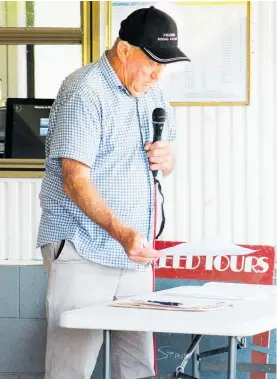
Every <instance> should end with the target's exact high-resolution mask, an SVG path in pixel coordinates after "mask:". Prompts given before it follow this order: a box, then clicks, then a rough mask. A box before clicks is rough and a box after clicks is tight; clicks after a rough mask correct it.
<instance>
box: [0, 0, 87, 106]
mask: <svg viewBox="0 0 277 379" xmlns="http://www.w3.org/2000/svg"><path fill="white" fill-rule="evenodd" d="M92 8H93V4H92V2H87V1H82V2H79V1H2V2H0V57H1V59H0V82H2V97H3V98H4V99H5V98H7V97H37V98H39V97H41V98H53V97H55V96H56V94H57V91H58V89H59V87H60V85H61V83H62V81H63V79H64V78H65V77H66V76H67V75H68V74H69V73H71V72H73V71H74V70H76V69H77V68H79V67H81V66H82V64H87V63H89V62H90V61H91V60H92V56H91V50H92V49H91V25H90V24H91V19H92V17H91V13H90V12H91V11H92ZM0 96H1V95H0ZM0 100H1V99H0Z"/></svg>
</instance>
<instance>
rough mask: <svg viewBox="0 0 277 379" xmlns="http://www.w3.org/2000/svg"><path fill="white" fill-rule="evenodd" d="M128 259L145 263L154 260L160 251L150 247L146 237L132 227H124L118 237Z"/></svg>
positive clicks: (158, 256) (157, 257)
mask: <svg viewBox="0 0 277 379" xmlns="http://www.w3.org/2000/svg"><path fill="white" fill-rule="evenodd" d="M120 244H121V245H122V246H123V248H124V250H125V252H126V254H127V255H128V257H129V259H130V260H131V261H133V262H135V263H140V264H147V263H150V262H152V261H156V260H157V259H159V258H160V256H161V255H162V253H161V252H160V251H158V250H155V249H153V248H152V246H151V244H150V243H149V242H148V241H147V240H146V238H145V237H144V236H143V235H142V234H140V233H138V232H137V231H135V230H134V229H131V228H128V229H125V230H124V232H123V233H122V235H121V238H120Z"/></svg>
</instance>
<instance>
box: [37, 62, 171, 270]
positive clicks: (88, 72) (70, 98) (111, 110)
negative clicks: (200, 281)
mask: <svg viewBox="0 0 277 379" xmlns="http://www.w3.org/2000/svg"><path fill="white" fill-rule="evenodd" d="M156 107H162V108H164V109H165V110H166V112H167V115H168V118H167V119H168V120H170V111H169V106H168V104H167V102H166V101H165V99H164V97H163V93H162V91H161V90H160V89H159V87H158V86H154V87H152V88H151V89H150V90H148V92H147V93H145V94H144V95H143V96H141V97H139V98H135V97H133V96H131V95H130V94H129V92H128V91H127V90H126V89H125V88H124V86H123V85H122V83H121V82H120V80H119V78H118V76H117V75H116V74H115V72H114V70H113V69H112V67H111V65H110V64H109V61H108V60H107V58H106V55H105V54H103V56H102V57H101V59H100V60H99V61H97V62H95V63H93V64H90V65H88V66H85V67H82V68H80V69H79V70H77V71H75V72H74V73H73V74H71V75H69V76H68V77H67V78H66V79H65V81H64V82H63V84H62V86H61V88H60V90H59V93H58V95H57V98H56V100H55V102H54V104H53V106H52V109H51V113H50V120H49V130H48V135H47V138H46V163H45V176H44V178H43V181H42V188H41V192H40V202H41V208H42V215H41V220H40V226H39V233H38V241H37V247H41V246H43V245H45V244H47V243H50V242H53V241H59V240H62V239H66V240H70V241H71V242H73V244H74V245H75V248H76V250H77V251H78V253H79V254H80V255H81V256H83V257H84V258H86V259H89V260H91V261H93V262H96V263H99V264H102V265H107V266H110V267H117V268H122V269H135V270H141V271H143V270H144V269H145V266H144V265H140V264H136V263H134V262H132V261H131V260H129V258H128V256H127V255H126V253H125V252H124V250H123V248H122V246H121V245H120V244H119V243H118V242H117V241H115V240H114V239H113V238H111V236H110V235H109V234H108V233H107V232H106V231H104V230H103V229H101V228H100V227H99V226H98V225H97V224H95V223H94V222H93V221H92V220H91V219H89V218H88V217H87V216H86V215H85V214H84V213H83V212H82V211H81V210H80V208H78V206H77V205H76V204H75V203H74V202H72V201H71V200H70V199H69V197H68V196H67V195H66V194H65V192H64V191H63V185H62V171H61V158H63V157H65V158H71V159H74V160H76V161H79V162H82V163H84V164H85V165H87V166H89V167H90V178H91V181H92V182H93V184H94V185H95V186H96V187H97V189H98V191H99V192H100V194H101V196H102V198H103V199H104V200H105V201H106V203H107V204H108V205H109V206H110V208H111V209H112V210H113V212H114V213H115V214H116V215H117V216H118V217H119V218H120V219H121V220H122V221H123V222H124V223H125V224H127V225H129V226H130V227H132V228H134V229H136V230H137V231H138V232H140V233H142V234H143V235H145V236H146V238H147V239H148V240H149V241H153V232H154V230H153V225H154V182H153V176H152V173H151V171H150V170H149V161H148V158H147V156H146V152H145V150H144V144H145V142H147V141H152V140H153V130H152V129H153V128H152V121H151V120H152V112H153V110H154V108H156ZM174 138H175V129H174V127H173V125H172V124H171V122H170V121H168V122H167V123H166V125H165V127H164V132H163V139H167V140H170V141H171V140H173V139H174Z"/></svg>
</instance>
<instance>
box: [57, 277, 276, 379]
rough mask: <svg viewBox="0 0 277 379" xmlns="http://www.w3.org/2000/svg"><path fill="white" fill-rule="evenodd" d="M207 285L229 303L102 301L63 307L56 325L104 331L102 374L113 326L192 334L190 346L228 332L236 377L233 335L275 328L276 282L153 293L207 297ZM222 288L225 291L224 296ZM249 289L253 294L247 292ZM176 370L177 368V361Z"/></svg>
mask: <svg viewBox="0 0 277 379" xmlns="http://www.w3.org/2000/svg"><path fill="white" fill-rule="evenodd" d="M192 288H193V289H192ZM196 288H197V290H196ZM208 288H209V289H210V291H212V292H213V293H214V294H215V296H217V297H218V298H219V297H220V299H222V300H224V299H231V298H232V300H231V302H232V304H233V306H232V307H228V308H224V309H220V310H216V311H209V312H186V311H165V310H153V309H151V310H149V309H134V308H119V307H112V306H111V305H110V303H109V304H107V303H105V304H99V305H95V306H91V307H86V308H81V309H76V310H72V311H67V312H64V313H63V314H62V315H61V318H60V326H61V327H64V328H73V329H97V330H103V331H104V342H105V374H104V378H105V379H110V378H111V370H110V343H111V331H113V330H121V331H146V332H156V333H183V334H192V335H194V336H195V337H196V340H195V346H196V345H197V342H199V340H200V337H201V336H203V335H210V336H226V337H228V375H227V378H228V379H235V378H236V352H237V337H240V336H253V335H256V334H260V333H263V332H266V331H270V330H272V329H276V328H277V297H276V296H275V295H274V294H275V291H276V287H275V286H255V285H245V284H242V285H240V284H231V283H226V284H225V283H208V284H207V285H204V286H202V287H199V286H197V287H196V286H195V287H177V288H172V289H170V290H165V291H158V292H156V293H155V294H157V297H158V296H159V294H161V293H165V292H167V293H170V292H171V293H172V292H173V293H176V291H179V292H180V291H182V289H183V291H185V292H186V293H188V292H190V293H191V295H190V296H192V298H193V297H194V296H195V298H196V299H198V300H199V293H203V297H204V296H205V297H206V298H209V296H208V293H209V292H208V291H207V289H208ZM196 291H197V292H198V295H196V293H195V292H196ZM199 291H200V292H199ZM244 292H245V294H246V296H245V298H244V297H243V293H244ZM194 293H195V295H193V294H194ZM223 293H226V296H225V297H224V296H223ZM253 293H255V294H256V298H254V297H253ZM250 294H251V296H252V297H249V295H250ZM197 339H198V341H197ZM195 346H194V347H195ZM192 354H193V349H191V351H190V352H189V354H187V355H186V357H185V359H188V358H190V357H191V356H192ZM178 369H179V373H181V372H182V365H181V367H179V368H178ZM178 369H177V371H176V372H178ZM176 377H178V376H176Z"/></svg>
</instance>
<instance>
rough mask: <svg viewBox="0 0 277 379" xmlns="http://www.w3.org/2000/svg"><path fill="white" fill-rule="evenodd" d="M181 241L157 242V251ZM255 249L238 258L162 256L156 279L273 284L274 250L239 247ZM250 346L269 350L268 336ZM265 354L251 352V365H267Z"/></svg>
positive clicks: (261, 378)
mask: <svg viewBox="0 0 277 379" xmlns="http://www.w3.org/2000/svg"><path fill="white" fill-rule="evenodd" d="M180 243H182V242H172V241H170V242H169V241H156V242H155V248H156V249H157V250H161V249H165V248H168V247H172V246H175V245H178V244H180ZM240 246H243V247H247V248H249V249H253V250H255V252H254V253H252V254H247V255H240V256H230V255H225V256H207V257H202V256H201V257H199V256H193V257H192V256H191V257H185V256H184V257H172V256H171V257H170V256H168V257H163V258H161V259H160V260H159V262H158V268H156V270H155V277H156V278H164V279H195V280H208V281H215V282H240V283H248V284H273V281H274V266H275V249H274V247H272V246H260V245H258V246H257V245H253V246H252V245H240ZM253 344H256V345H260V346H263V347H269V333H268V332H266V333H262V334H259V335H258V336H254V337H253ZM267 360H268V356H267V354H263V353H259V352H252V363H255V364H266V363H268V362H267ZM265 378H266V373H262V372H261V373H251V374H250V379H265Z"/></svg>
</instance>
